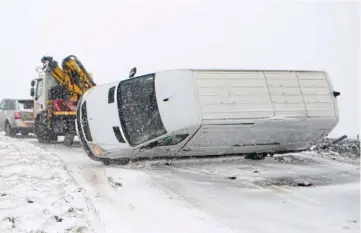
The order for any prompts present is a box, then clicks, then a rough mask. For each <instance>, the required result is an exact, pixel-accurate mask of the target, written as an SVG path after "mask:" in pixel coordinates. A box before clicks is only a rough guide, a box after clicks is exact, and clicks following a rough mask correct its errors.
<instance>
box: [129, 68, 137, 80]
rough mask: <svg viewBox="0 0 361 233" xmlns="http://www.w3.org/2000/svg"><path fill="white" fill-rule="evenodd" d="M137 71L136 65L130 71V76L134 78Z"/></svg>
mask: <svg viewBox="0 0 361 233" xmlns="http://www.w3.org/2000/svg"><path fill="white" fill-rule="evenodd" d="M136 73H137V68H136V67H134V68H133V69H131V70H130V72H129V78H133V77H134V75H135V74H136Z"/></svg>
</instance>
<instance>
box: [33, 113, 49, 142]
mask: <svg viewBox="0 0 361 233" xmlns="http://www.w3.org/2000/svg"><path fill="white" fill-rule="evenodd" d="M41 118H42V117H41V116H39V117H37V118H36V120H35V134H36V137H37V139H38V141H39V142H40V143H49V142H50V141H51V138H50V134H49V130H48V128H47V127H46V126H44V125H43V124H42V123H41V122H42V119H41Z"/></svg>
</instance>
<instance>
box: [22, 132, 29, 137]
mask: <svg viewBox="0 0 361 233" xmlns="http://www.w3.org/2000/svg"><path fill="white" fill-rule="evenodd" d="M21 135H23V136H28V135H29V132H21Z"/></svg>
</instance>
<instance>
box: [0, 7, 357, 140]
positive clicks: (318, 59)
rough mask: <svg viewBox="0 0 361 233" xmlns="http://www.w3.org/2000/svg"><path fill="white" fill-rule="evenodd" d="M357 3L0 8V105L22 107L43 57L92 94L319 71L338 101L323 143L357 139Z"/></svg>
mask: <svg viewBox="0 0 361 233" xmlns="http://www.w3.org/2000/svg"><path fill="white" fill-rule="evenodd" d="M359 13H360V12H359V6H358V3H357V2H356V1H354V2H352V1H349V2H346V1H342V2H341V1H340V2H336V1H334V2H330V1H291V0H287V1H283V2H280V1H277V2H275V1H271V0H268V1H267V0H266V1H255V0H249V1H242V0H234V1H231V0H227V1H219V0H203V1H202V0H199V1H197V0H182V1H181V0H179V1H171V0H168V1H167V0H164V1H155V0H152V1H145V0H144V1H142V0H128V1H121V0H114V1H109V0H102V1H95V0H94V1H92V0H87V1H86V0H81V1H80V0H77V1H76V0H61V1H49V0H17V1H14V0H0V68H1V74H2V78H1V81H2V83H1V84H0V98H3V97H15V98H19V97H22V98H23V97H29V93H30V91H29V89H30V80H31V79H33V78H35V77H36V75H37V73H36V72H35V66H37V65H41V63H40V59H41V57H42V56H43V55H49V56H53V57H54V58H55V59H56V60H57V61H58V62H59V64H61V61H62V59H63V58H64V57H66V56H68V55H71V54H73V55H76V56H77V57H78V58H79V59H80V60H81V61H82V63H83V64H84V66H85V67H86V68H87V70H88V71H90V72H92V73H93V75H94V79H95V82H96V83H97V84H102V83H107V82H112V81H118V80H122V79H125V78H126V77H127V75H128V73H129V70H130V69H131V68H132V67H134V66H136V67H137V68H138V75H139V74H145V73H149V72H155V71H159V70H164V69H175V68H232V69H248V68H257V69H267V68H268V69H323V70H326V71H328V72H329V74H330V78H331V80H332V82H333V85H334V87H335V89H336V90H338V91H340V92H341V96H340V97H339V99H338V100H339V102H338V103H339V108H340V115H341V120H340V123H339V125H338V126H337V127H336V129H335V130H334V131H333V132H332V134H331V135H332V136H339V135H342V134H348V135H349V136H353V137H355V135H356V134H357V133H358V132H359V121H358V118H359V111H358V107H359V104H358V101H359V99H358V91H359V85H358V79H359V78H358V77H359V73H358V72H359V70H358V64H359V62H360V60H359V57H358V51H359V46H360V45H359V41H360V36H359V35H360V33H359V29H360V25H359V23H360V21H359Z"/></svg>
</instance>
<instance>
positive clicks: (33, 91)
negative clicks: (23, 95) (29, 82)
mask: <svg viewBox="0 0 361 233" xmlns="http://www.w3.org/2000/svg"><path fill="white" fill-rule="evenodd" d="M34 95H35V88H34V87H32V88H30V96H31V97H34Z"/></svg>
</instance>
